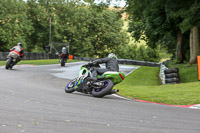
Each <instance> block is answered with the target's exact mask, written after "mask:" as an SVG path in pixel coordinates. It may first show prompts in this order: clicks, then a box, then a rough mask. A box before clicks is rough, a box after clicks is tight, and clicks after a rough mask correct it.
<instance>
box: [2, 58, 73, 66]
mask: <svg viewBox="0 0 200 133" xmlns="http://www.w3.org/2000/svg"><path fill="white" fill-rule="evenodd" d="M67 62H77V60H67ZM5 64H6V61H0V66H4V65H5ZM22 64H31V65H49V64H59V59H48V60H21V61H20V62H18V63H17V65H22Z"/></svg>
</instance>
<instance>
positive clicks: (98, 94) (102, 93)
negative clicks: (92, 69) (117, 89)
mask: <svg viewBox="0 0 200 133" xmlns="http://www.w3.org/2000/svg"><path fill="white" fill-rule="evenodd" d="M104 81H107V82H108V85H107V86H106V87H105V88H104V89H103V90H101V91H99V92H96V91H95V88H94V89H92V96H93V97H97V98H101V97H104V96H105V95H108V94H110V92H111V90H112V88H113V86H114V83H113V82H112V80H110V79H106V80H104Z"/></svg>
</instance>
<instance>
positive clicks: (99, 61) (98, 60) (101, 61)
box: [93, 58, 111, 64]
mask: <svg viewBox="0 0 200 133" xmlns="http://www.w3.org/2000/svg"><path fill="white" fill-rule="evenodd" d="M109 60H111V58H101V59H96V60H94V61H93V62H94V63H97V64H101V63H107V62H108V61H109Z"/></svg>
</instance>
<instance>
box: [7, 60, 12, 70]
mask: <svg viewBox="0 0 200 133" xmlns="http://www.w3.org/2000/svg"><path fill="white" fill-rule="evenodd" d="M11 62H12V58H9V59H8V60H7V62H6V67H5V68H6V69H9V68H10V64H11Z"/></svg>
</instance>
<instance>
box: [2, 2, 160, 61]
mask: <svg viewBox="0 0 200 133" xmlns="http://www.w3.org/2000/svg"><path fill="white" fill-rule="evenodd" d="M109 2H110V1H108V3H103V2H100V3H99V4H95V3H94V1H93V0H85V2H83V1H82V0H26V1H24V0H10V1H8V0H1V1H0V8H1V10H0V51H8V50H9V49H10V48H11V47H13V46H14V45H16V43H17V42H22V43H23V47H24V51H26V52H45V51H44V49H43V48H44V46H46V45H49V44H51V43H52V42H60V43H69V45H70V54H73V55H76V56H82V57H105V56H107V55H108V54H109V53H111V52H113V53H116V54H117V55H118V57H119V58H126V59H135V60H147V61H159V59H160V58H159V56H158V54H157V53H156V52H155V50H154V49H152V48H147V47H144V46H141V47H140V46H136V45H128V43H129V41H130V39H129V36H128V35H127V32H126V31H125V30H123V28H122V27H123V20H122V19H121V17H122V16H121V12H120V11H119V10H111V9H109V8H108V6H109V4H110V3H109ZM57 44H58V43H56V44H55V45H57ZM54 47H56V46H54Z"/></svg>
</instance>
